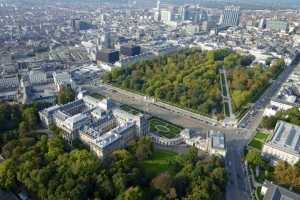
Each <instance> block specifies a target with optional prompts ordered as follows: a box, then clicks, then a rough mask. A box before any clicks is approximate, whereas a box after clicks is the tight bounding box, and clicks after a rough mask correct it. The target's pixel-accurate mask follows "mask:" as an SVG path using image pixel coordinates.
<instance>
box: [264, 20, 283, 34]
mask: <svg viewBox="0 0 300 200" xmlns="http://www.w3.org/2000/svg"><path fill="white" fill-rule="evenodd" d="M266 29H268V30H271V31H277V32H286V31H287V30H288V22H286V21H277V20H267V22H266Z"/></svg>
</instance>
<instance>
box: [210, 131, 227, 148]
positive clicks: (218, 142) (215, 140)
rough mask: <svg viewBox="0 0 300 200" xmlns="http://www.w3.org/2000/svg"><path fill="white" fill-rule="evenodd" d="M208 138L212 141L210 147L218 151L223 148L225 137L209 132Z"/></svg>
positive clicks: (221, 134) (218, 133)
mask: <svg viewBox="0 0 300 200" xmlns="http://www.w3.org/2000/svg"><path fill="white" fill-rule="evenodd" d="M210 137H211V141H212V144H211V145H212V147H213V148H218V149H224V148H225V136H224V134H223V133H221V132H214V131H210Z"/></svg>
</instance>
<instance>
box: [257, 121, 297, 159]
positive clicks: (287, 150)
mask: <svg viewBox="0 0 300 200" xmlns="http://www.w3.org/2000/svg"><path fill="white" fill-rule="evenodd" d="M262 155H263V156H264V157H266V158H267V159H269V160H270V161H271V163H272V164H276V163H277V161H278V160H282V161H286V162H288V163H289V164H291V165H294V164H296V163H297V162H298V161H299V159H300V126H297V125H294V124H290V123H287V122H284V121H278V122H277V124H276V127H275V129H274V132H273V136H272V138H271V139H270V140H269V141H268V142H267V143H266V144H264V146H263V149H262Z"/></svg>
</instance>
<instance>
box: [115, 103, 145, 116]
mask: <svg viewBox="0 0 300 200" xmlns="http://www.w3.org/2000/svg"><path fill="white" fill-rule="evenodd" d="M120 108H121V109H122V110H124V111H126V112H129V113H131V114H133V115H138V114H140V113H141V111H140V110H138V109H136V108H134V107H132V106H129V105H126V104H123V105H121V106H120Z"/></svg>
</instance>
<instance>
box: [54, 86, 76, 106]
mask: <svg viewBox="0 0 300 200" xmlns="http://www.w3.org/2000/svg"><path fill="white" fill-rule="evenodd" d="M74 100H75V91H74V90H73V89H72V88H71V86H69V85H68V86H64V87H62V88H61V89H60V90H59V93H58V103H59V104H66V103H69V102H71V101H74Z"/></svg>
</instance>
